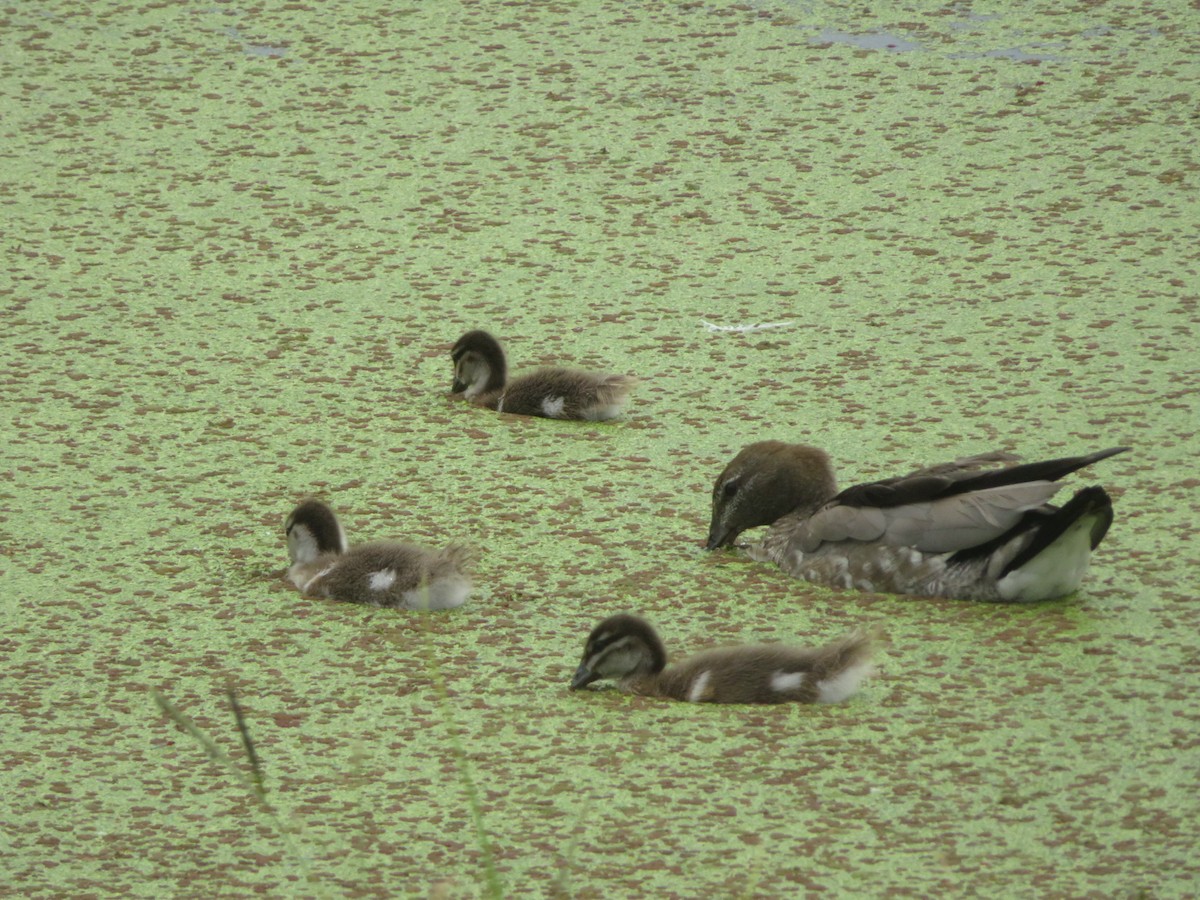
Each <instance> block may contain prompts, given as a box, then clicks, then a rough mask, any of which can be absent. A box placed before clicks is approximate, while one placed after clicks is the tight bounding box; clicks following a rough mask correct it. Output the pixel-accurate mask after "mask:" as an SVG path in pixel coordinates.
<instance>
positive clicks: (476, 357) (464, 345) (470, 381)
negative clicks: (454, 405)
mask: <svg viewBox="0 0 1200 900" xmlns="http://www.w3.org/2000/svg"><path fill="white" fill-rule="evenodd" d="M450 359H451V360H452V361H453V362H454V384H453V386H452V387H451V388H450V391H451V393H454V394H462V395H463V396H465V397H467V398H468V399H470V398H472V397H475V396H477V395H479V394H482V393H485V392H487V391H497V390H500V389H501V388H502V387H504V382H505V380H506V379H507V378H508V365H507V363H506V362H505V361H504V350H503V348H502V347H501V346H500V342H499V341H497V340H496V339H495V338H494V337H492V336H491V335H490V334H488V333H487V332H486V331H468V332H467V333H466V334H464V335H463V336H462V337H460V338H459V339H458V341H456V342H455V344H454V347H453V348H451V350H450Z"/></svg>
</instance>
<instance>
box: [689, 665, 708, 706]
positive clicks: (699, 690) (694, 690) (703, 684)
mask: <svg viewBox="0 0 1200 900" xmlns="http://www.w3.org/2000/svg"><path fill="white" fill-rule="evenodd" d="M711 679H712V670H711V669H705V670H704V671H703V672H701V673H700V674H699V675H697V676H696V680H695V681H693V682H692V686H691V688H690V689H689V690H688V695H687V698H688V702H689V703H699V702H701V701H702V700H703V699H704V694H705V692H706V691H707V690H708V682H709V681H710V680H711Z"/></svg>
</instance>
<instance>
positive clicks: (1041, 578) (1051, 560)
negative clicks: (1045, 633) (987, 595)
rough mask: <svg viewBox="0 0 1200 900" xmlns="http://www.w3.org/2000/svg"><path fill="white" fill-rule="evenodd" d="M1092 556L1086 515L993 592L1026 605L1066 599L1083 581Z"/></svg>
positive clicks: (998, 583) (1005, 577) (1090, 533)
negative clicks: (1037, 601) (1041, 601)
mask: <svg viewBox="0 0 1200 900" xmlns="http://www.w3.org/2000/svg"><path fill="white" fill-rule="evenodd" d="M1091 554H1092V518H1091V517H1090V516H1085V517H1084V518H1082V519H1080V520H1078V521H1077V522H1075V523H1074V524H1073V525H1071V527H1069V528H1068V529H1067V530H1066V531H1064V532H1063V533H1062V534H1061V535H1059V537H1058V540H1056V541H1055V542H1054V543H1053V544H1051V545H1050V546H1049V547H1047V548H1046V549H1045V550H1043V551H1042V552H1041V553H1039V554H1038V555H1037V556H1035V557H1034V558H1033V559H1031V560H1030V561H1029V562H1027V563H1025V565H1023V566H1021V568H1019V569H1014V570H1013V571H1011V572H1009V573H1008V574H1007V575H1005V576H1004V577H1003V578H1001V579H1000V580H999V581H997V582H996V589H997V590H998V591H999V592H1000V596H1001V597H1003V598H1004V599H1005V600H1019V601H1023V602H1026V603H1031V602H1033V601H1036V600H1050V599H1053V598H1054V597H1065V596H1066V595H1067V594H1070V593H1071V592H1072V591H1075V590H1076V589H1077V588H1078V587H1079V584H1080V582H1082V581H1083V576H1084V575H1085V574H1086V573H1087V567H1088V560H1089V559H1090V558H1091Z"/></svg>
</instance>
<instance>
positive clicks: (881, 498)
mask: <svg viewBox="0 0 1200 900" xmlns="http://www.w3.org/2000/svg"><path fill="white" fill-rule="evenodd" d="M1128 449H1129V448H1128V447H1113V448H1110V449H1108V450H1100V451H1097V452H1096V453H1090V454H1087V455H1085V456H1071V457H1064V458H1062V459H1052V460H1046V461H1044V462H1036V463H1026V464H1023V465H1014V464H1013V463H1014V461H1015V460H1016V457H1013V456H1011V455H1010V454H1007V453H985V454H981V455H979V456H972V457H966V458H964V459H959V460H955V461H954V462H951V463H943V464H941V465H937V466H931V467H929V468H925V469H918V470H917V471H915V472H911V473H909V474H908V475H902V476H900V477H897V478H889V479H886V480H884V481H875V482H870V483H866V484H859V485H855V486H853V487H850V488H847V489H846V490H844V491H842V492H841V493H838V489H837V484H836V481H835V480H834V475H833V467H832V465H831V464H830V461H829V456H828V455H827V454H826V453H825V452H824V451H822V450H819V449H817V448H816V447H810V446H807V445H804V444H785V443H783V442H782V441H760V442H758V443H754V444H750V445H749V446H747V447H745V448H744V449H743V450H742V451H741V452H740V453H738V455H737V456H736V457H734V459H733V460H732V461H731V462H730V463H729V465H727V466H726V467H725V470H724V471H723V472H721V474H720V475H719V476H718V477H717V480H716V483H715V484H714V486H713V494H712V521H711V524H710V525H709V531H708V543H707V548H708V549H709V550H715V549H717V548H719V547H726V546H729V545H731V544H733V542H734V541H735V540H736V539H737V537H738V536H739V535H740V534H741V533H742V532H743V531H744V530H746V529H747V528H753V527H755V526H758V525H770V526H771V527H770V529H769V530H768V531H767V533H766V536H765V537H763V539H762V540H761V541H760V542H759V543H758V544H756V545H754V546H752V547H750V548H749V549H748V551H747V552H748V555H749V556H750V557H751V558H753V559H759V560H767V561H770V562H774V563H775V564H776V565H778V566H779V567H780V568H781V569H783V570H784V571H785V572H787V573H788V574H790V575H793V576H795V577H797V578H803V579H805V580H807V581H811V582H814V583H817V584H823V585H827V586H829V587H835V588H848V589H857V590H862V591H883V592H887V593H894V594H913V595H917V596H925V597H953V598H958V599H962V600H985V601H1014V602H1032V601H1037V600H1048V599H1051V598H1054V597H1062V596H1065V595H1067V594H1070V593H1071V592H1072V591H1074V590H1076V589H1077V588H1078V587H1079V584H1080V582H1081V581H1082V580H1083V576H1084V573H1085V572H1086V571H1087V566H1088V561H1089V559H1090V556H1091V552H1092V551H1093V550H1094V549H1095V548H1096V547H1097V546H1099V544H1100V541H1101V540H1102V539H1103V538H1104V535H1105V533H1106V532H1107V531H1108V527H1109V525H1110V524H1111V523H1112V519H1113V509H1112V501H1111V500H1110V499H1109V496H1108V494H1107V493H1106V492H1105V490H1104V488H1102V487H1099V486H1094V487H1086V488H1083V489H1082V490H1080V491H1079V492H1077V493H1076V494H1075V496H1074V497H1072V498H1071V500H1070V501H1069V502H1067V503H1066V504H1065V505H1064V506H1062V507H1057V506H1053V505H1051V504H1050V503H1048V502H1047V501H1048V500H1049V499H1050V497H1051V496H1053V495H1054V493H1055V492H1057V491H1058V490H1059V488H1060V487H1061V485H1059V484H1058V483H1057V481H1058V479H1060V478H1062V477H1064V476H1066V475H1068V474H1070V473H1071V472H1074V471H1076V470H1077V469H1082V468H1084V467H1085V466H1089V465H1091V464H1093V463H1096V462H1099V461H1100V460H1102V459H1107V458H1108V457H1110V456H1113V455H1115V454H1117V453H1122V452H1124V451H1125V450H1128ZM996 463H1000V464H1002V465H1004V467H1003V468H988V467H989V466H994V464H996Z"/></svg>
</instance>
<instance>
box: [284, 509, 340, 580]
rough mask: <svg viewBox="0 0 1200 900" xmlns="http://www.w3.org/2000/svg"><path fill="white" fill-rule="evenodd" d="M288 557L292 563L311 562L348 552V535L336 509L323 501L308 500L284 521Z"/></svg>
mask: <svg viewBox="0 0 1200 900" xmlns="http://www.w3.org/2000/svg"><path fill="white" fill-rule="evenodd" d="M283 530H284V532H285V533H286V534H287V545H288V557H289V558H290V559H291V561H292V563H293V564H295V563H309V562H312V561H313V560H314V559H316V558H317V557H318V556H320V555H321V554H322V553H345V552H346V547H347V544H346V533H345V532H344V531H342V523H341V522H339V521H338V518H337V516H335V515H334V514H333V510H332V509H330V508H329V506H328V505H326V504H324V503H322V502H321V501H320V500H305V501H304V502H303V503H301V504H300V505H299V506H297V507H296V508H295V509H293V510H292V514H291V515H290V516H288V517H287V521H286V522H284V525H283Z"/></svg>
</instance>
